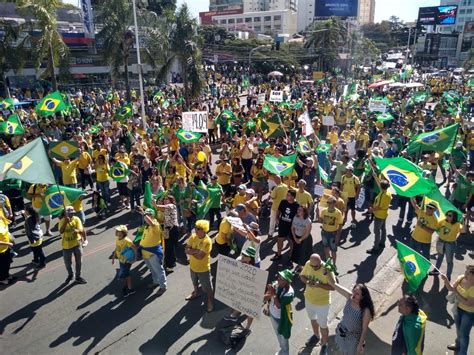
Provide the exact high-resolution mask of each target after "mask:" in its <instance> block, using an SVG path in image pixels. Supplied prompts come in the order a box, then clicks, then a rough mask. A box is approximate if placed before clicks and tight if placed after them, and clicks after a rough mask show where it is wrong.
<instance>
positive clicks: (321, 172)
mask: <svg viewBox="0 0 474 355" xmlns="http://www.w3.org/2000/svg"><path fill="white" fill-rule="evenodd" d="M318 171H319V177H320V178H321V181H322V182H324V185H326V186H328V185H331V179H330V178H329V175H328V173H327V172H325V171H324V169H323V168H321V165H318Z"/></svg>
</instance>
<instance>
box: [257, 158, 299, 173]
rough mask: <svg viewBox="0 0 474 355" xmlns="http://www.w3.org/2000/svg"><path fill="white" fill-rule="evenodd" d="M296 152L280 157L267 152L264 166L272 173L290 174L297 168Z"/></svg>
mask: <svg viewBox="0 0 474 355" xmlns="http://www.w3.org/2000/svg"><path fill="white" fill-rule="evenodd" d="M295 162H296V154H292V155H290V156H282V157H279V158H276V157H274V156H273V155H270V154H265V160H264V161H263V167H264V168H265V169H267V170H268V171H269V172H270V173H272V174H275V175H279V176H286V175H290V174H291V173H292V172H293V169H294V168H295Z"/></svg>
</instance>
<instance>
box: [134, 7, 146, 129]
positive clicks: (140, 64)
mask: <svg viewBox="0 0 474 355" xmlns="http://www.w3.org/2000/svg"><path fill="white" fill-rule="evenodd" d="M132 4H133V22H134V25H135V47H137V65H138V82H139V85H140V106H141V117H142V121H143V129H144V130H145V132H146V129H147V124H146V117H145V97H144V95H143V78H142V61H141V58H140V42H139V40H138V23H137V6H136V0H132Z"/></svg>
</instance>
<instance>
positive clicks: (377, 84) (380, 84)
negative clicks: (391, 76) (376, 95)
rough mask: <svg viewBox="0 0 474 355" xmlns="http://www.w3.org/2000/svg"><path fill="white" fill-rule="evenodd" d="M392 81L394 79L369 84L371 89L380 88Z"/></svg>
mask: <svg viewBox="0 0 474 355" xmlns="http://www.w3.org/2000/svg"><path fill="white" fill-rule="evenodd" d="M390 83H393V81H392V80H381V81H376V82H375V83H373V84H370V85H369V89H375V88H379V87H382V86H385V85H388V84H390Z"/></svg>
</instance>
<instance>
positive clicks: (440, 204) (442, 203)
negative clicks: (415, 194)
mask: <svg viewBox="0 0 474 355" xmlns="http://www.w3.org/2000/svg"><path fill="white" fill-rule="evenodd" d="M428 203H433V204H434V205H435V206H436V207H437V209H436V212H435V216H436V217H437V218H438V219H439V220H443V219H445V218H446V213H447V212H448V211H455V212H456V213H457V215H458V222H461V220H462V212H461V211H460V210H459V209H457V208H456V207H455V206H454V205H453V204H452V203H451V202H449V201H448V200H447V199H446V198H445V197H444V196H443V195H442V194H441V192H440V191H439V189H438V188H437V187H434V188H433V189H432V190H431V191H430V192H428V193H427V194H426V195H424V196H423V207H424V206H426V205H427V204H428Z"/></svg>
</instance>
